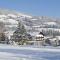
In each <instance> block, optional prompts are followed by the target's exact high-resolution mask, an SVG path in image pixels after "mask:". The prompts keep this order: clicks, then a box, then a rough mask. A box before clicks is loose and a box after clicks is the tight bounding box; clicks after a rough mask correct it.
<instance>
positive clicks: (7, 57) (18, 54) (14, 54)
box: [0, 44, 60, 60]
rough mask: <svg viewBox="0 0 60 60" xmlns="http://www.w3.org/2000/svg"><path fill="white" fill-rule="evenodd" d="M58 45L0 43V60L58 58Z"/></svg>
mask: <svg viewBox="0 0 60 60" xmlns="http://www.w3.org/2000/svg"><path fill="white" fill-rule="evenodd" d="M59 59H60V47H45V48H44V47H40V48H37V47H31V46H11V45H2V44H0V60H59Z"/></svg>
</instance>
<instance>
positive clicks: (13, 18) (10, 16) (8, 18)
mask: <svg viewBox="0 0 60 60" xmlns="http://www.w3.org/2000/svg"><path fill="white" fill-rule="evenodd" d="M59 20H60V19H56V18H49V17H46V16H30V15H26V14H22V13H19V12H16V11H11V10H6V9H0V22H3V23H4V24H5V29H6V30H5V33H6V34H8V35H11V34H13V32H14V31H15V30H16V29H17V26H18V22H21V24H23V25H24V26H25V28H26V30H27V32H28V33H30V34H31V35H36V34H38V33H39V32H40V31H43V32H44V33H45V34H46V32H50V34H51V33H52V32H53V31H54V32H58V33H59V35H60V21H59ZM58 33H56V34H58Z"/></svg>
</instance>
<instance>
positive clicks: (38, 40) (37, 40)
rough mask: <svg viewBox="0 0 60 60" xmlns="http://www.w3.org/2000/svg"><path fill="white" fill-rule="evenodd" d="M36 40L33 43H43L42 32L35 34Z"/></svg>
mask: <svg viewBox="0 0 60 60" xmlns="http://www.w3.org/2000/svg"><path fill="white" fill-rule="evenodd" d="M35 41H36V42H35V43H34V45H37V46H41V45H43V44H44V34H43V33H42V32H40V33H39V34H38V35H36V40H35Z"/></svg>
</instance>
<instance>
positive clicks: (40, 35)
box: [36, 34, 44, 37]
mask: <svg viewBox="0 0 60 60" xmlns="http://www.w3.org/2000/svg"><path fill="white" fill-rule="evenodd" d="M36 37H44V36H43V35H42V34H39V35H36Z"/></svg>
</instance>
